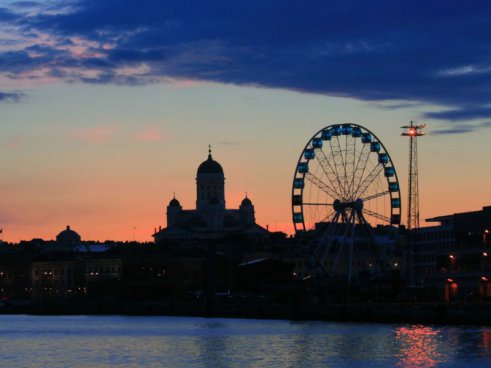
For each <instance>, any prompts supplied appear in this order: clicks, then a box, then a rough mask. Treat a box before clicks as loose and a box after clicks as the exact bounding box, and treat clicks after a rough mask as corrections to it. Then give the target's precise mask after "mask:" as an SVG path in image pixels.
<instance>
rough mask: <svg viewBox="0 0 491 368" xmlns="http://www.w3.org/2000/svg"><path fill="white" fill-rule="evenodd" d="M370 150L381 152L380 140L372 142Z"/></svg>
mask: <svg viewBox="0 0 491 368" xmlns="http://www.w3.org/2000/svg"><path fill="white" fill-rule="evenodd" d="M370 152H380V143H379V142H372V143H370Z"/></svg>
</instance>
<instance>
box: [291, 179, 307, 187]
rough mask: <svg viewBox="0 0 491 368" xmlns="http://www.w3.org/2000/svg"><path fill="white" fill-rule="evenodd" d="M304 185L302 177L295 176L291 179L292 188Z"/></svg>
mask: <svg viewBox="0 0 491 368" xmlns="http://www.w3.org/2000/svg"><path fill="white" fill-rule="evenodd" d="M304 186H305V182H304V180H303V178H296V179H295V180H293V188H295V189H303V188H304Z"/></svg>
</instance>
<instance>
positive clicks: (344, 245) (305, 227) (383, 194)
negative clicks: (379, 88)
mask: <svg viewBox="0 0 491 368" xmlns="http://www.w3.org/2000/svg"><path fill="white" fill-rule="evenodd" d="M292 217H293V224H294V227H295V231H296V233H297V235H298V236H304V237H305V239H308V240H309V241H310V247H311V248H312V249H311V251H310V255H309V257H308V260H307V262H306V264H305V267H304V270H303V272H302V273H301V275H299V276H300V277H301V278H304V279H307V278H316V279H318V280H320V279H330V280H340V279H344V280H346V281H348V282H349V283H351V282H353V281H358V278H359V275H360V274H363V275H365V276H364V277H372V278H376V277H380V276H381V275H382V276H383V275H388V274H389V273H390V270H393V269H394V268H396V269H397V268H398V267H399V265H400V262H399V261H394V257H393V251H394V240H393V239H394V237H396V236H397V235H396V234H397V227H398V226H399V224H400V222H401V195H400V188H399V181H398V178H397V172H396V170H395V166H394V164H393V162H392V159H391V158H390V155H389V152H388V151H387V150H386V148H385V146H384V145H383V144H382V142H381V140H380V139H379V138H378V137H377V136H376V135H375V134H373V133H372V132H371V131H369V130H368V129H366V128H364V127H363V126H361V125H358V124H334V125H329V126H326V127H324V128H323V129H321V130H319V131H318V132H317V133H315V134H314V135H313V136H312V138H310V140H309V141H308V142H307V144H306V145H305V147H304V149H303V150H302V152H301V154H300V157H299V159H298V162H297V165H296V167H295V174H294V178H293V184H292ZM367 275H368V276H367Z"/></svg>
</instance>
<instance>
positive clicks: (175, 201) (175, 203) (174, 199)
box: [169, 197, 181, 207]
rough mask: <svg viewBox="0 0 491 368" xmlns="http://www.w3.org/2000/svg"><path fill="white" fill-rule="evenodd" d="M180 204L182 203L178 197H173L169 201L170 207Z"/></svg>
mask: <svg viewBox="0 0 491 368" xmlns="http://www.w3.org/2000/svg"><path fill="white" fill-rule="evenodd" d="M180 206H181V204H180V203H179V201H178V200H177V199H176V197H174V198H172V199H171V201H170V202H169V207H180Z"/></svg>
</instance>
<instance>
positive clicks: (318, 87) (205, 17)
mask: <svg viewBox="0 0 491 368" xmlns="http://www.w3.org/2000/svg"><path fill="white" fill-rule="evenodd" d="M60 4H64V5H66V6H68V9H66V10H65V11H62V12H52V11H49V12H47V11H39V12H38V13H37V15H35V16H30V17H22V18H19V19H15V20H14V19H13V18H12V17H13V16H14V15H15V14H14V11H13V10H7V9H4V12H5V15H4V17H5V21H6V22H8V19H10V21H11V23H12V24H16V25H17V26H18V27H20V29H21V30H22V32H25V34H26V35H27V34H28V33H29V32H46V33H49V34H50V35H51V36H52V37H54V39H56V42H57V45H56V46H53V45H48V46H43V47H44V49H40V50H38V51H37V52H34V51H33V50H20V51H19V50H16V51H15V52H13V51H9V52H4V53H3V54H2V53H1V52H0V60H2V59H4V60H6V61H0V72H4V73H9V74H10V75H12V74H15V73H25V71H26V70H30V69H35V68H40V67H43V68H48V69H50V70H51V71H50V73H51V75H57V76H59V77H60V78H63V79H67V80H77V79H78V80H80V81H83V82H87V83H125V84H139V83H148V82H153V81H155V80H156V79H158V78H159V77H173V78H187V79H198V80H210V81H215V82H223V83H234V84H238V85H253V86H261V87H271V88H284V89H289V90H295V91H300V92H307V93H320V94H326V95H333V96H346V97H353V98H357V99H362V100H367V101H374V102H380V101H394V103H393V106H400V102H398V101H412V102H423V103H433V104H439V105H442V106H443V107H445V108H446V109H447V110H448V111H437V112H428V113H426V114H425V115H424V117H426V118H430V119H445V120H451V121H465V120H469V119H477V118H487V117H491V108H489V107H487V104H488V102H489V101H490V100H491V89H490V88H489V85H490V84H491V44H490V43H489V40H490V39H491V2H489V1H478V0H475V1H472V2H464V1H447V0H439V1H437V0H433V1H432V0H426V1H422V0H413V1H393V0H377V1H375V0H365V1H358V0H357V1H355V0H343V1H341V0H339V1H338V0H336V1H320V0H318V1H316V0H304V1H301V2H299V1H282V2H279V1H267V0H261V1H260V0H250V1H247V2H246V1H229V0H167V1H162V0H146V1H135V0H104V1H101V0H79V1H72V2H66V1H65V2H63V3H60ZM67 4H68V5H67ZM9 17H11V18H9ZM1 19H2V12H1V11H0V20H1ZM75 39H76V40H80V39H82V40H85V41H91V42H93V43H94V45H93V46H90V47H91V48H92V49H91V50H89V51H91V52H93V54H94V56H91V57H90V58H80V57H77V55H75V54H73V53H69V52H65V53H63V52H62V51H60V50H64V49H67V50H68V49H69V48H70V47H72V46H73V45H71V44H73V43H74V42H75V43H76V41H74V40H75ZM78 42H79V41H78ZM104 45H106V46H107V45H111V47H104ZM29 51H31V52H29ZM22 52H25V53H24V54H22ZM9 60H10V62H9ZM12 60H15V63H13V62H12ZM142 64H145V65H146V66H147V68H148V69H149V70H148V71H147V72H145V73H140V74H136V75H127V76H124V75H123V76H122V75H120V73H118V72H117V70H118V68H122V67H125V68H128V67H130V68H131V67H134V68H136V67H138V66H141V65H142ZM66 68H72V70H71V71H67V70H62V69H66ZM86 70H97V71H98V74H97V75H96V76H86V75H85V74H84V71H86ZM387 106H390V104H389V105H387Z"/></svg>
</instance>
